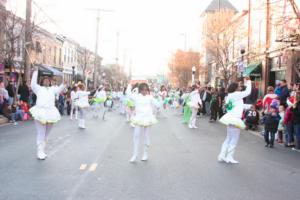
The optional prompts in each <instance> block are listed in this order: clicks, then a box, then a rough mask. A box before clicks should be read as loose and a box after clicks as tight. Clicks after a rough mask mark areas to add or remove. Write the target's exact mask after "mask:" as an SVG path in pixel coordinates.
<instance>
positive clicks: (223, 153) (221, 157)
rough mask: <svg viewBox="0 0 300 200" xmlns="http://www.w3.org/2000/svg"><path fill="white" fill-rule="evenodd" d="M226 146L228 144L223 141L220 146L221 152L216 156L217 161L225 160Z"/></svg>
mask: <svg viewBox="0 0 300 200" xmlns="http://www.w3.org/2000/svg"><path fill="white" fill-rule="evenodd" d="M227 148H228V145H227V144H226V143H223V145H222V148H221V152H220V154H219V156H218V161H219V162H226V154H227Z"/></svg>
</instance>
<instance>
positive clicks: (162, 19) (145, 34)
mask: <svg viewBox="0 0 300 200" xmlns="http://www.w3.org/2000/svg"><path fill="white" fill-rule="evenodd" d="M25 2H26V0H8V7H10V8H13V9H14V10H15V9H17V12H18V13H19V15H23V16H24V15H25ZM210 2H211V0H84V1H82V0H35V1H34V4H33V7H34V10H35V11H39V12H38V13H37V18H38V20H37V21H39V20H42V21H44V20H46V22H44V23H43V24H42V26H43V27H44V28H46V29H47V30H48V31H50V32H55V33H62V34H65V35H67V36H69V37H71V38H73V39H75V40H76V41H78V42H79V43H80V44H82V45H84V46H86V47H88V48H90V49H91V50H94V48H95V37H96V36H95V35H96V33H95V32H96V12H94V11H90V10H88V9H89V8H101V9H112V10H114V12H110V13H102V14H101V22H100V33H99V37H100V41H99V52H100V55H101V56H102V57H103V58H104V64H105V63H112V62H115V57H116V54H117V51H116V46H117V45H116V41H117V36H116V35H117V34H116V33H117V32H118V31H119V32H120V48H119V58H120V64H125V65H126V67H127V68H128V66H129V64H130V62H131V64H132V69H133V73H134V74H135V75H149V74H152V75H153V74H156V73H163V72H165V71H166V66H167V62H168V59H169V58H170V55H171V53H172V52H175V51H176V49H178V48H181V49H183V48H184V37H183V36H181V33H186V34H187V47H188V48H192V49H194V50H199V46H200V35H201V29H200V28H201V26H200V15H201V13H202V12H203V10H204V9H205V8H206V7H207V6H208V4H209V3H210ZM231 2H232V4H233V5H234V6H235V7H236V8H237V9H239V10H242V9H244V8H246V7H247V1H246V0H231ZM36 5H38V6H36ZM40 8H41V9H40ZM48 17H49V18H51V20H49V19H48Z"/></svg>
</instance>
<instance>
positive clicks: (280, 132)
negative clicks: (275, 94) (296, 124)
mask: <svg viewBox="0 0 300 200" xmlns="http://www.w3.org/2000/svg"><path fill="white" fill-rule="evenodd" d="M284 115H285V107H284V105H280V106H279V116H280V121H279V124H278V139H277V142H278V143H282V142H283V133H284V123H283V120H284Z"/></svg>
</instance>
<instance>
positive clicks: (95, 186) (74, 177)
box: [0, 112, 300, 200]
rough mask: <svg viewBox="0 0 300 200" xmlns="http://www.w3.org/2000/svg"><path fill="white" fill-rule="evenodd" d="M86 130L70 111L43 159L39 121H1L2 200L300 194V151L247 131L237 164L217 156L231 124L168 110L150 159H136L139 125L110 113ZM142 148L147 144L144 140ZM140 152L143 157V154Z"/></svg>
mask: <svg viewBox="0 0 300 200" xmlns="http://www.w3.org/2000/svg"><path fill="white" fill-rule="evenodd" d="M86 126H87V128H86V129H85V130H79V129H78V128H77V122H76V121H71V120H70V119H68V118H67V117H64V118H63V119H62V120H61V121H60V122H59V123H57V124H56V125H55V126H54V128H53V130H52V133H51V135H50V137H49V144H48V146H47V153H48V158H47V160H45V161H39V160H37V159H36V146H35V135H36V131H35V127H34V125H33V122H24V123H20V124H19V125H18V126H13V125H8V126H3V127H0V199H1V200H8V199H11V200H19V199H20V200H35V199H37V200H40V199H41V200H44V199H45V200H73V199H74V200H79V199H84V200H94V199H95V200H148V199H149V200H206V199H207V200H223V199H224V200H229V199H230V200H239V199H241V200H277V199H278V200H283V199H286V200H288V199H295V200H296V199H299V198H300V197H299V196H300V189H299V183H300V153H299V152H295V151H291V150H290V149H286V148H284V147H282V146H279V145H275V148H274V149H269V148H265V147H264V141H263V140H262V138H260V137H257V136H255V135H253V134H251V133H249V132H246V131H244V132H242V135H241V138H240V141H239V145H238V149H237V153H236V155H235V158H236V159H237V160H239V161H240V164H238V165H228V164H225V163H218V162H217V155H218V153H219V150H220V146H221V144H222V142H223V140H224V139H225V134H226V133H225V130H226V129H225V127H224V126H222V125H221V124H218V123H216V124H213V123H208V119H207V118H200V119H199V120H198V126H199V129H197V130H196V129H193V130H191V129H188V128H187V127H186V125H183V124H182V123H181V118H180V116H179V115H178V114H174V113H173V112H169V113H167V114H165V116H161V117H160V118H159V123H158V124H157V125H155V126H153V127H152V128H151V147H150V154H149V161H148V162H141V161H138V162H137V163H135V164H130V163H129V162H128V161H129V159H130V157H131V153H132V132H133V129H132V128H130V126H129V125H128V124H127V123H126V121H125V118H124V117H123V116H121V115H119V114H117V113H116V112H110V113H108V115H107V120H106V121H102V120H101V119H93V118H92V116H88V121H87V123H86ZM141 153H142V146H141ZM141 156H142V155H141V154H140V158H141Z"/></svg>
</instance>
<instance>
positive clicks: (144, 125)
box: [127, 83, 157, 163]
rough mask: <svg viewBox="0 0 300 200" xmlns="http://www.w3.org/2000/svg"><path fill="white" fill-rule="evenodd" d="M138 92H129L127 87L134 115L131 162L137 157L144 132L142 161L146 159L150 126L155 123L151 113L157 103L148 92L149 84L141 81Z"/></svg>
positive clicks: (129, 87) (129, 89)
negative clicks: (132, 102) (133, 105)
mask: <svg viewBox="0 0 300 200" xmlns="http://www.w3.org/2000/svg"><path fill="white" fill-rule="evenodd" d="M138 91H139V93H138V94H134V93H132V92H131V85H129V86H128V88H127V95H128V97H129V98H130V99H132V100H133V101H134V104H135V116H133V117H132V123H133V124H134V125H135V128H134V134H133V155H132V157H131V159H130V162H131V163H133V162H135V161H136V159H137V157H138V150H139V140H140V135H141V134H144V155H143V157H142V159H141V160H142V161H147V160H148V149H149V146H150V135H149V129H150V127H151V126H152V125H153V124H155V123H157V120H156V118H155V116H154V114H153V106H155V105H156V106H157V103H156V101H155V99H154V98H153V96H151V95H150V94H149V93H150V91H149V86H148V85H147V84H146V83H141V84H140V85H139V87H138Z"/></svg>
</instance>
